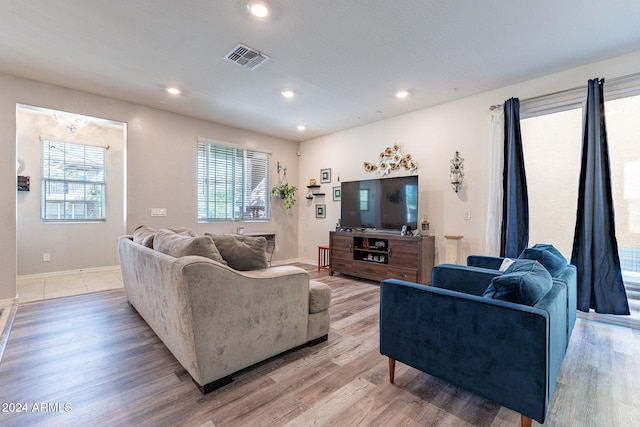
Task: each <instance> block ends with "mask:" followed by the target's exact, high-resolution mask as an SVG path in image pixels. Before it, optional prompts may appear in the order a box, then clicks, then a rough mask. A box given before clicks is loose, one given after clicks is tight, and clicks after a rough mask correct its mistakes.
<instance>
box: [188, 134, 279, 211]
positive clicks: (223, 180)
mask: <svg viewBox="0 0 640 427" xmlns="http://www.w3.org/2000/svg"><path fill="white" fill-rule="evenodd" d="M269 195H270V193H269V154H267V153H263V152H260V151H251V150H246V149H243V148H238V147H233V146H227V145H222V144H215V143H210V142H205V141H198V219H199V220H202V221H206V220H227V221H234V220H264V219H269V215H270V212H269Z"/></svg>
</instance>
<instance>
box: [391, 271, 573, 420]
mask: <svg viewBox="0 0 640 427" xmlns="http://www.w3.org/2000/svg"><path fill="white" fill-rule="evenodd" d="M557 289H560V292H561V288H559V287H558V288H557ZM380 292H381V293H380V352H381V353H382V354H383V355H386V356H388V357H390V358H392V359H395V360H397V361H399V362H402V363H405V364H407V365H410V366H412V367H414V368H417V369H419V370H421V371H424V372H426V373H428V374H431V375H433V376H435V377H438V378H440V379H443V380H445V381H448V382H450V383H452V384H454V385H456V386H459V387H461V388H463V389H465V390H468V391H470V392H472V393H475V394H477V395H479V396H482V397H484V398H486V399H489V400H491V401H493V402H495V403H498V404H500V405H502V406H505V407H507V408H509V409H512V410H514V411H517V412H519V413H521V414H524V415H526V416H529V417H531V418H533V419H535V420H538V421H540V420H542V421H543V420H544V417H545V414H546V409H547V407H548V402H549V398H550V394H549V383H550V382H551V381H552V380H553V382H555V377H554V378H550V373H551V372H554V371H555V370H556V369H550V367H549V359H550V352H551V351H553V352H554V353H555V352H556V351H559V350H562V351H564V349H555V348H554V349H552V350H551V349H550V348H551V346H552V340H551V339H550V329H551V325H550V313H549V311H548V310H544V309H541V308H537V307H529V306H523V305H519V304H514V303H510V302H506V301H500V300H492V299H488V298H482V297H478V296H475V295H469V294H465V293H461V292H456V291H451V290H448V289H440V288H434V287H427V286H423V285H419V284H415V283H409V282H402V281H399V280H395V279H389V280H385V281H383V282H382V283H381V290H380ZM549 298H550V299H554V298H555V300H554V301H556V302H555V303H556V304H560V307H561V306H563V305H564V300H563V298H564V296H563V295H561V296H560V297H554V296H553V295H550V296H549ZM558 301H559V302H558ZM563 321H564V317H563V318H562V319H561V323H562V322H563ZM562 329H563V328H561V333H564V331H563V330H562ZM542 421H540V422H542Z"/></svg>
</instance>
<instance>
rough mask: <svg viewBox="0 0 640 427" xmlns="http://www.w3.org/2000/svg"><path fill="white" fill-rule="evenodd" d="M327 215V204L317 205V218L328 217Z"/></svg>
mask: <svg viewBox="0 0 640 427" xmlns="http://www.w3.org/2000/svg"><path fill="white" fill-rule="evenodd" d="M326 217H327V207H326V205H324V204H322V205H316V218H326Z"/></svg>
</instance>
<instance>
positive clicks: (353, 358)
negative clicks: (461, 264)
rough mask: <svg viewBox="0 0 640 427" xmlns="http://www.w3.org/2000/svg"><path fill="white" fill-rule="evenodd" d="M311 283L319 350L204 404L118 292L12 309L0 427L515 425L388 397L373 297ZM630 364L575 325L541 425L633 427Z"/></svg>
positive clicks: (398, 389)
mask: <svg viewBox="0 0 640 427" xmlns="http://www.w3.org/2000/svg"><path fill="white" fill-rule="evenodd" d="M301 266H303V265H301ZM303 267H306V268H308V269H310V271H311V273H312V277H315V276H318V273H317V272H315V269H311V267H310V266H303ZM319 280H321V281H323V282H325V283H327V284H329V285H330V286H331V288H332V291H333V294H332V295H333V299H332V305H331V330H330V333H329V340H328V341H327V342H326V343H323V344H319V345H317V346H314V347H306V348H302V349H300V350H297V351H294V352H289V353H286V354H284V355H282V356H280V357H276V358H274V359H271V360H269V361H267V362H265V363H262V364H260V365H258V366H256V367H254V368H251V369H248V370H246V371H245V372H243V373H242V374H240V375H238V376H236V379H235V381H234V382H233V383H232V384H230V385H228V386H225V387H223V388H221V389H219V390H217V391H215V392H212V393H210V394H208V395H206V396H203V395H202V394H200V392H199V391H198V390H197V389H196V387H195V385H194V384H193V382H192V381H191V379H190V377H189V375H188V374H187V373H186V371H185V370H184V369H183V368H182V367H181V366H180V365H179V364H178V362H177V361H176V360H175V359H174V358H173V356H172V355H171V354H170V353H169V352H168V351H167V349H166V348H165V347H164V345H163V344H162V343H161V342H160V341H159V339H158V338H157V337H156V335H155V334H154V333H153V332H152V331H151V330H150V329H149V327H148V326H147V325H146V324H145V323H144V321H143V320H142V319H141V318H140V317H139V316H138V314H137V313H136V312H135V311H134V310H132V309H131V308H130V307H129V306H128V305H127V303H126V300H125V297H124V293H123V291H122V290H112V291H104V292H99V293H92V294H86V295H79V296H73V297H66V298H57V299H52V300H45V301H37V302H31V303H26V304H21V305H20V306H19V308H18V313H17V316H16V318H15V321H14V324H13V330H12V332H11V336H10V338H9V342H8V344H7V347H6V350H5V353H4V358H3V360H2V362H1V363H0V404H1V405H3V406H2V407H0V425H2V426H32V425H43V426H44V425H47V426H51V425H55V426H58V425H64V426H87V425H96V426H114V425H132V426H133V425H135V426H208V427H211V426H282V425H291V426H309V425H327V426H328V425H331V426H357V425H361V426H366V425H384V426H397V425H429V426H515V425H518V423H519V419H520V418H519V416H518V414H516V413H514V412H512V411H510V410H507V409H504V408H501V407H499V406H496V405H495V404H493V403H491V402H488V401H486V400H483V399H481V398H479V397H477V396H474V395H472V394H470V393H467V392H465V391H463V390H460V389H458V388H456V387H452V386H451V385H449V384H447V383H444V382H442V381H440V380H438V379H436V378H433V377H430V376H429V375H426V374H424V373H421V372H419V371H417V370H415V369H413V368H409V367H407V366H404V365H402V364H399V366H397V368H396V383H395V384H389V381H388V371H387V369H388V365H387V359H386V358H385V357H383V356H381V355H380V353H379V351H378V304H379V287H378V285H377V284H376V283H374V282H368V281H361V280H356V279H349V278H347V277H344V276H335V277H328V276H327V275H326V272H322V273H320V275H319ZM435 326H436V325H434V327H435ZM639 358H640V338H639V332H638V331H634V330H632V329H629V328H625V327H620V326H616V325H606V324H602V323H597V322H592V321H588V320H583V319H579V320H578V322H577V324H576V328H575V331H574V334H573V337H572V340H571V343H570V346H569V349H568V352H567V356H566V358H565V361H564V364H563V368H562V371H561V372H560V377H559V380H558V384H557V386H556V390H555V393H554V396H553V399H552V403H551V408H550V410H549V416H548V419H547V422H546V423H545V425H546V426H578V425H580V426H631V425H637V422H638V421H637V420H639V419H640V401H639V400H638V398H639V397H640V381H639V380H638V378H640V361H639V360H638V359H639ZM469 363H473V361H472V360H470V361H469ZM11 404H19V405H20V408H21V409H24V408H25V407H24V406H23V405H24V404H26V412H16V406H15V405H14V406H12V407H10V406H9V405H11ZM42 405H44V406H42ZM36 409H38V410H36ZM5 411H9V412H5ZM11 411H13V412H11ZM535 424H536V423H535V422H534V425H535Z"/></svg>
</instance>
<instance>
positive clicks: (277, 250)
mask: <svg viewBox="0 0 640 427" xmlns="http://www.w3.org/2000/svg"><path fill="white" fill-rule="evenodd" d="M275 249H276V253H278V252H280V246H278V245H276V248H275Z"/></svg>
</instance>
